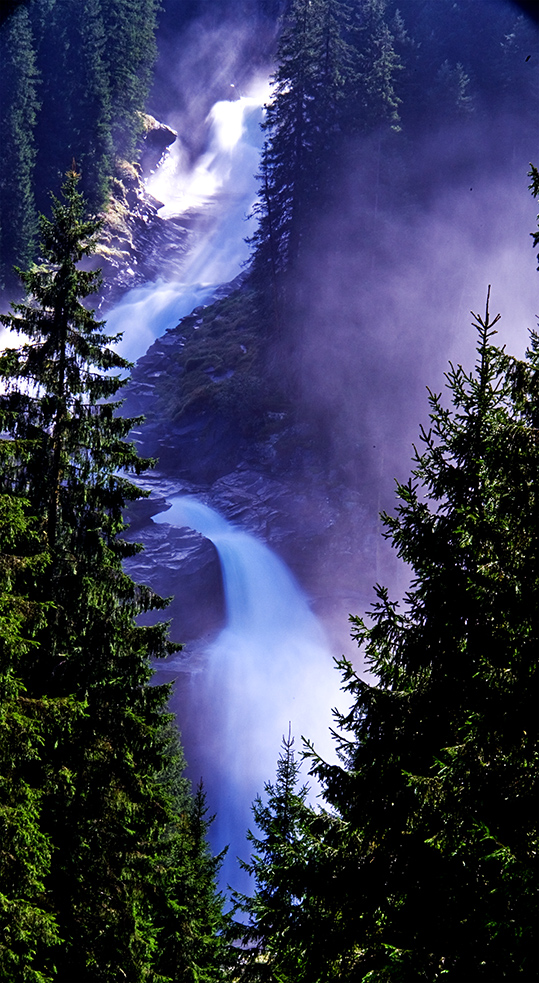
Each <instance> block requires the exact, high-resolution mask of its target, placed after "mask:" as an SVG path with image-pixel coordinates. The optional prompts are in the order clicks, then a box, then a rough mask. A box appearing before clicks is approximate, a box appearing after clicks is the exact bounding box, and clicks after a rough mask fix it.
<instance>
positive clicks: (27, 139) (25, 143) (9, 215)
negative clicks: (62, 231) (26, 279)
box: [0, 7, 39, 285]
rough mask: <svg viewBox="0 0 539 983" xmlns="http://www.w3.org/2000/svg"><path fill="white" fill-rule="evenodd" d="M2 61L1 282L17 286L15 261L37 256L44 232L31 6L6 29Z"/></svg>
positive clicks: (0, 44)
mask: <svg viewBox="0 0 539 983" xmlns="http://www.w3.org/2000/svg"><path fill="white" fill-rule="evenodd" d="M0 64H1V65H2V85H1V86H0V129H1V132H2V140H3V147H2V155H1V158H0V285H5V284H6V282H7V283H10V285H11V284H12V279H13V278H12V267H13V265H14V264H20V265H26V264H28V263H30V262H31V261H32V260H33V258H34V250H35V246H36V236H37V230H38V222H37V211H36V204H35V196H34V174H35V172H34V168H35V160H36V147H35V126H36V119H37V112H38V109H39V103H38V96H37V88H38V72H37V66H36V56H35V45H34V38H33V34H32V29H31V24H30V19H29V16H28V11H27V10H26V8H25V7H19V8H18V10H16V11H15V12H14V13H13V14H12V15H11V17H10V18H9V20H8V21H7V23H6V24H5V25H4V26H3V28H2V30H1V31H0Z"/></svg>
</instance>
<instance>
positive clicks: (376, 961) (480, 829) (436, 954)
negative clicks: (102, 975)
mask: <svg viewBox="0 0 539 983" xmlns="http://www.w3.org/2000/svg"><path fill="white" fill-rule="evenodd" d="M474 317H475V324H476V328H477V331H478V336H479V343H478V349H477V350H478V359H477V365H476V369H475V372H472V373H470V374H468V373H466V372H464V370H463V369H462V368H461V367H460V366H458V367H456V368H454V367H453V366H451V368H450V370H449V372H448V373H447V383H448V388H449V391H450V393H451V397H452V402H453V408H452V409H448V408H446V407H445V406H444V405H443V403H442V400H441V396H439V395H437V394H434V393H431V394H430V406H431V414H430V427H429V429H428V430H426V431H425V430H423V431H422V432H421V439H422V442H423V450H422V451H421V452H419V451H418V452H417V453H416V456H415V468H414V471H413V479H412V480H410V482H409V483H408V484H406V485H398V495H399V499H400V505H399V508H398V510H397V514H396V515H395V516H391V517H390V516H388V515H385V516H384V522H385V524H386V527H387V535H389V536H390V537H391V540H392V542H393V543H394V545H395V547H396V549H397V551H398V554H399V556H401V557H402V559H403V560H404V561H406V562H407V563H408V564H409V565H410V568H411V570H412V572H413V580H412V585H411V588H410V590H409V592H408V593H407V595H406V599H405V601H406V608H405V610H404V612H403V613H400V612H399V610H398V607H397V605H396V604H395V603H393V602H391V601H390V600H389V598H388V594H387V591H386V590H385V589H384V588H381V587H378V588H377V594H378V601H377V603H376V604H375V606H374V611H373V615H372V618H373V624H372V626H370V627H369V626H367V625H366V623H365V622H364V621H363V620H362V619H360V618H356V617H354V618H352V623H353V626H354V627H353V635H354V636H355V637H356V639H357V641H358V643H359V644H360V646H361V647H362V648H363V649H364V652H365V657H366V663H367V666H368V667H369V669H370V670H371V671H372V673H373V674H374V675H375V676H376V678H377V680H378V681H377V683H376V684H374V685H371V684H368V683H367V682H365V681H364V680H363V679H361V678H360V677H359V676H358V675H357V674H356V673H355V672H354V670H353V669H352V667H351V665H350V664H349V663H347V662H345V661H343V662H342V664H341V668H342V669H343V670H344V679H345V683H346V689H347V691H348V692H349V694H350V696H351V698H352V708H351V711H350V713H349V714H348V715H343V716H341V717H340V719H339V725H340V728H341V729H342V733H343V740H342V742H341V745H340V747H341V754H342V756H343V765H342V766H329V765H326V764H324V763H323V762H321V761H317V760H316V759H315V761H314V772H315V773H316V774H317V775H318V776H319V778H320V779H321V781H322V784H323V786H324V790H325V798H326V800H327V802H328V803H329V805H330V806H331V807H332V809H333V810H335V812H336V813H337V815H338V817H339V818H338V820H335V822H334V823H332V821H331V819H328V828H327V830H325V832H324V843H325V846H326V848H327V847H328V846H329V845H330V844H331V846H332V848H333V850H334V851H335V865H334V871H333V879H332V882H331V885H330V890H329V892H328V891H327V886H326V885H324V884H320V888H321V898H322V899H323V903H324V904H325V906H326V908H327V910H331V909H333V911H334V917H335V920H336V921H337V922H341V924H342V928H341V931H340V936H341V946H342V950H341V956H342V959H341V968H340V970H339V973H338V976H337V977H336V978H338V979H340V980H350V981H352V980H356V979H365V980H369V981H373V983H374V981H378V980H380V981H381V980H384V981H385V980H399V981H408V980H409V981H410V983H411V981H417V980H425V981H427V980H429V981H430V980H434V979H441V978H442V977H443V978H444V979H448V980H455V981H463V980H467V981H470V983H471V981H474V983H475V981H478V980H489V981H491V980H492V981H497V980H514V979H520V978H522V979H532V978H533V977H534V975H535V973H536V971H537V963H536V955H537V952H536V942H537V939H536V908H535V901H534V897H533V892H534V887H533V884H534V879H535V860H534V851H535V845H534V844H535V843H536V840H537V770H536V760H537V753H538V747H537V714H536V708H535V693H536V687H537V655H538V651H539V645H538V642H539V639H538V635H537V624H538V615H539V571H538V564H537V543H538V541H539V539H538V530H539V511H538V502H537V487H538V485H537V482H538V478H539V453H538V445H537V420H538V408H537V395H538V388H537V387H538V383H537V379H538V368H539V365H538V359H539V344H538V341H537V338H536V336H533V337H532V345H531V348H530V351H529V352H528V354H527V359H526V361H519V360H516V359H513V358H510V357H509V356H507V355H506V354H505V352H504V351H503V350H501V349H499V348H496V347H495V346H494V345H493V343H492V337H493V335H494V334H495V329H494V325H495V323H496V321H497V320H498V318H494V319H493V320H491V318H490V314H489V309H488V301H487V308H486V313H485V316H484V317H481V316H480V315H474ZM328 931H329V936H330V939H331V937H332V933H333V934H334V930H333V929H332V928H330V929H328Z"/></svg>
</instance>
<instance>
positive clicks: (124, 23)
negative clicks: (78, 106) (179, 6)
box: [101, 0, 160, 159]
mask: <svg viewBox="0 0 539 983" xmlns="http://www.w3.org/2000/svg"><path fill="white" fill-rule="evenodd" d="M101 6H102V16H103V19H104V25H105V32H106V37H107V44H106V47H105V50H104V60H105V63H106V67H107V73H108V79H109V88H110V100H111V111H112V139H113V144H114V150H115V153H116V154H119V155H120V156H122V157H125V156H127V157H128V158H129V159H132V157H133V155H134V153H135V149H136V142H137V138H138V137H139V136H140V133H141V132H142V117H141V112H142V111H143V110H144V107H145V104H146V99H147V97H148V92H149V90H150V85H151V82H152V71H153V66H154V62H155V59H156V57H157V50H156V44H155V31H156V23H157V13H158V11H159V9H160V4H159V2H158V0H135V2H133V0H107V2H106V3H101Z"/></svg>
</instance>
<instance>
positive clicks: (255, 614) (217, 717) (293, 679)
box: [153, 497, 343, 890]
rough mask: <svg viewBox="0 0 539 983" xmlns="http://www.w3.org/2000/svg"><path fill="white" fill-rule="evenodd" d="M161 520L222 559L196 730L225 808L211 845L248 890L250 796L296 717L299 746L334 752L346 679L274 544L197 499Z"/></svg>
mask: <svg viewBox="0 0 539 983" xmlns="http://www.w3.org/2000/svg"><path fill="white" fill-rule="evenodd" d="M153 521H154V522H162V523H170V524H172V525H174V526H180V527H181V526H188V527H189V528H191V529H195V530H196V531H197V532H200V533H201V534H202V535H203V536H205V537H206V538H207V539H209V540H211V541H212V542H213V543H214V544H215V547H216V549H217V551H218V554H219V558H220V561H221V568H222V574H223V583H224V591H225V603H226V618H227V621H226V626H225V628H224V629H223V630H222V631H221V633H220V634H219V635H218V637H217V638H216V639H215V640H213V641H212V642H210V643H209V644H208V646H207V649H206V653H205V663H206V666H205V670H204V671H203V672H201V673H198V674H196V675H194V676H193V680H192V686H191V693H190V700H191V701H192V704H193V709H194V717H195V720H196V727H195V730H197V731H198V734H195V735H194V741H193V743H194V744H195V751H194V757H195V759H196V760H195V762H193V761H192V760H191V764H192V766H193V765H194V767H197V768H198V769H199V771H200V774H201V775H202V777H203V778H204V783H205V785H206V787H207V791H208V803H209V806H210V809H211V811H212V812H216V814H217V818H216V821H215V825H214V828H213V832H212V837H211V838H212V845H213V846H214V848H216V849H219V850H220V849H222V848H223V847H224V846H225V845H227V844H230V849H229V853H228V856H227V858H226V860H225V864H224V867H223V882H224V883H225V884H226V883H231V884H232V886H233V887H236V888H237V887H238V886H240V887H241V889H242V890H245V889H248V883H246V881H245V876H244V875H242V874H241V872H240V871H238V865H237V861H236V856H237V855H239V856H241V857H242V858H243V859H246V856H247V853H248V847H247V844H246V841H245V832H246V830H247V828H248V827H249V826H252V815H251V808H250V807H251V803H252V801H253V799H254V798H255V796H256V795H257V794H259V793H260V794H263V791H264V783H265V782H267V781H273V780H274V776H275V768H276V762H277V757H278V754H279V750H280V745H281V742H282V738H283V735H285V734H287V733H288V728H289V724H290V725H291V727H292V733H293V735H294V737H295V740H296V748H297V750H300V749H301V740H300V738H301V736H302V735H303V736H305V737H308V738H310V739H311V740H313V741H314V742H315V745H316V749H317V751H318V752H319V753H321V754H322V756H324V757H326V759H327V758H328V757H331V758H332V759H333V760H334V759H335V753H334V747H333V746H332V741H331V738H330V733H329V728H330V726H331V725H332V722H333V721H332V715H331V709H332V707H333V706H335V705H336V704H337V703H340V704H341V705H342V699H343V698H342V694H341V693H340V692H339V680H340V676H339V673H338V672H337V671H336V669H335V666H334V663H333V660H332V657H331V653H330V651H329V649H328V645H327V642H326V640H325V637H324V633H323V630H322V628H321V626H320V624H319V622H318V620H317V618H316V617H315V615H314V614H313V612H312V611H311V609H310V607H309V604H308V601H307V598H306V596H305V594H304V593H303V591H302V590H301V588H300V586H299V585H298V584H297V582H296V581H295V580H294V578H293V576H292V574H291V573H290V571H289V570H288V568H287V567H286V566H285V564H284V563H283V562H282V561H281V560H280V559H279V558H278V557H277V556H276V555H275V554H274V553H273V552H272V551H271V550H270V549H269V548H268V547H267V546H266V545H264V544H263V543H262V542H260V541H259V540H257V539H255V537H254V536H251V535H250V534H249V533H246V532H244V531H243V530H242V529H240V528H237V527H236V526H234V525H232V524H231V523H229V522H227V521H226V520H225V519H224V518H222V516H220V515H218V513H217V512H215V511H213V509H211V508H209V507H208V506H207V505H203V504H202V503H201V502H199V501H197V500H196V499H194V498H191V497H181V498H175V499H173V501H172V508H171V509H170V510H169V511H168V512H163V513H161V514H159V515H157V516H155V517H154V520H153ZM191 740H193V735H192V736H191ZM189 756H190V758H191V753H190V755H189ZM191 770H193V768H192V769H191ZM196 777H197V779H198V777H199V776H198V774H197V775H196ZM314 795H315V790H314V789H313V790H312V797H314Z"/></svg>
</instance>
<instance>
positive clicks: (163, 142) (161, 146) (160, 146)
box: [140, 113, 178, 174]
mask: <svg viewBox="0 0 539 983" xmlns="http://www.w3.org/2000/svg"><path fill="white" fill-rule="evenodd" d="M177 139H178V134H177V133H176V131H175V130H173V129H172V128H171V127H170V126H167V125H166V124H165V123H160V122H159V120H157V119H155V117H154V116H150V115H149V113H146V114H145V115H144V141H143V145H142V154H141V161H140V162H141V165H142V170H143V171H144V173H145V174H149V173H150V172H151V171H154V170H155V169H156V168H157V167H159V164H160V163H161V162H162V160H163V158H164V157H165V155H166V153H167V150H168V148H169V147H170V146H171V145H172V144H173V143H175V142H176V140H177Z"/></svg>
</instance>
